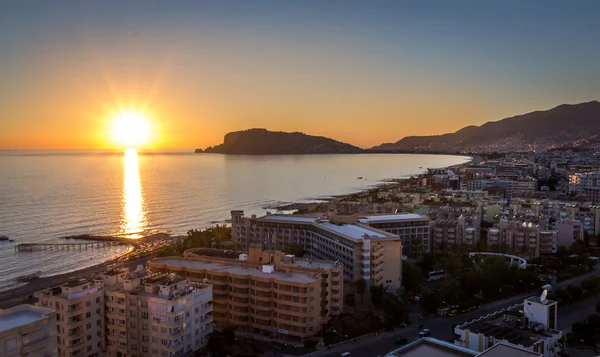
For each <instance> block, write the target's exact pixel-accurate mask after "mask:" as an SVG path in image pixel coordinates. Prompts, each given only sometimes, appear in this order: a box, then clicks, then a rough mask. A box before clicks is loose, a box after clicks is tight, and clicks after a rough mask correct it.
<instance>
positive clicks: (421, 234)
mask: <svg viewBox="0 0 600 357" xmlns="http://www.w3.org/2000/svg"><path fill="white" fill-rule="evenodd" d="M358 222H359V223H361V224H363V225H367V226H369V227H372V228H375V229H378V230H381V231H384V232H388V233H391V234H394V235H397V236H398V237H400V241H401V242H402V249H403V250H407V251H413V252H414V253H415V254H414V255H418V254H420V253H428V252H430V250H431V245H430V229H429V218H428V217H425V216H421V215H418V214H412V213H401V214H389V215H372V216H361V217H359V219H358Z"/></svg>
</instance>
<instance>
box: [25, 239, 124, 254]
mask: <svg viewBox="0 0 600 357" xmlns="http://www.w3.org/2000/svg"><path fill="white" fill-rule="evenodd" d="M121 244H123V243H122V242H109V241H102V242H100V241H99V242H93V243H21V244H17V245H16V246H15V252H31V251H34V250H66V249H78V250H81V249H92V248H106V247H110V246H115V245H121Z"/></svg>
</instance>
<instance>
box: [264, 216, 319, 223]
mask: <svg viewBox="0 0 600 357" xmlns="http://www.w3.org/2000/svg"><path fill="white" fill-rule="evenodd" d="M259 220H261V221H273V222H293V223H313V222H315V221H316V220H317V217H307V216H297V215H292V214H285V215H275V214H270V215H266V216H263V217H260V218H259Z"/></svg>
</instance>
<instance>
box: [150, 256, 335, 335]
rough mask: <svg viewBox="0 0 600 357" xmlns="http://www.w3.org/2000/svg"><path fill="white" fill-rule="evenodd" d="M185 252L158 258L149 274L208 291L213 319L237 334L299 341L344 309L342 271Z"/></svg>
mask: <svg viewBox="0 0 600 357" xmlns="http://www.w3.org/2000/svg"><path fill="white" fill-rule="evenodd" d="M209 253H210V254H211V255H212V256H207V255H205V254H207V251H206V250H205V249H191V250H189V251H186V253H185V257H184V258H178V257H170V258H158V259H154V260H152V261H150V262H149V265H150V267H151V269H152V270H153V271H160V272H170V273H171V272H174V273H177V274H180V275H185V276H187V277H188V278H189V279H191V280H194V281H206V282H210V283H211V284H212V285H213V287H214V290H213V303H214V320H215V322H216V323H218V324H220V325H222V326H226V325H231V326H234V327H235V328H236V330H237V331H240V332H246V333H258V334H261V335H265V336H270V337H273V338H278V339H285V340H290V341H294V342H304V341H306V340H307V339H308V338H310V337H312V336H314V335H317V334H319V333H320V331H321V328H322V326H323V325H324V324H326V323H327V322H328V321H329V319H330V318H331V316H334V315H338V314H340V313H341V312H342V308H343V296H344V291H343V276H344V272H343V269H344V268H343V266H342V265H341V264H339V263H334V262H327V261H317V260H308V259H298V258H296V257H294V256H292V255H286V254H285V253H282V252H278V251H263V250H262V249H261V248H260V246H259V245H252V246H250V248H249V250H248V253H235V254H233V255H237V256H238V257H237V258H234V257H231V255H229V257H228V253H231V252H230V251H223V252H222V254H219V253H218V252H215V250H212V251H211V252H209Z"/></svg>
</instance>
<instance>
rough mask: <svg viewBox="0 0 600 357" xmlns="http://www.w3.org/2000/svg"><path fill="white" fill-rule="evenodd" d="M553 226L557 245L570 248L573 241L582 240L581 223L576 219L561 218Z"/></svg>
mask: <svg viewBox="0 0 600 357" xmlns="http://www.w3.org/2000/svg"><path fill="white" fill-rule="evenodd" d="M553 228H554V229H555V230H556V231H557V232H558V246H559V247H566V248H570V247H571V246H572V245H573V243H575V242H583V234H584V227H583V223H581V222H580V221H578V220H576V219H568V218H564V219H561V220H559V221H558V222H555V223H554V227H553Z"/></svg>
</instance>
